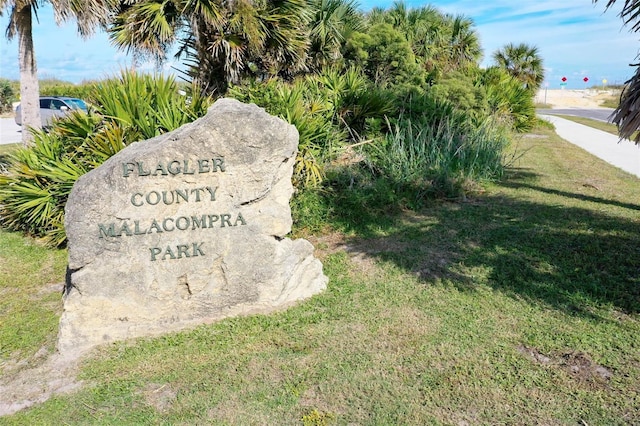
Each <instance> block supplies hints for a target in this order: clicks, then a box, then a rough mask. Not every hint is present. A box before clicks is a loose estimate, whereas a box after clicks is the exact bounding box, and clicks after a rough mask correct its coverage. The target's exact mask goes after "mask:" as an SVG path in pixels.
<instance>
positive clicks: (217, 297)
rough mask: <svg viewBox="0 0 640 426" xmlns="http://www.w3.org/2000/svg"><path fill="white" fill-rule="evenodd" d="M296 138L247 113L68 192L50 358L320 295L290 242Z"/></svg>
mask: <svg viewBox="0 0 640 426" xmlns="http://www.w3.org/2000/svg"><path fill="white" fill-rule="evenodd" d="M297 144H298V133H297V131H296V129H295V127H293V126H291V125H289V124H287V123H285V122H284V121H282V120H280V119H278V118H275V117H272V116H270V115H268V114H267V113H265V112H264V110H262V109H261V108H258V107H257V106H255V105H245V104H242V103H240V102H238V101H235V100H231V99H222V100H219V101H217V102H216V103H215V104H214V105H213V106H212V107H211V108H210V109H209V112H208V114H207V115H206V116H205V117H203V118H201V119H199V120H197V121H195V122H193V123H191V124H188V125H185V126H183V127H181V128H180V129H178V130H175V131H173V132H171V133H167V134H165V135H162V136H158V137H155V138H153V139H150V140H147V141H143V142H138V143H135V144H132V145H130V146H129V147H127V148H126V149H124V150H123V151H121V152H119V153H118V154H117V155H115V156H113V157H112V158H110V159H109V160H108V161H106V162H105V163H104V164H103V165H102V166H100V167H99V168H97V169H95V170H93V171H91V172H90V173H87V174H86V175H84V176H82V177H81V178H80V179H79V180H78V182H77V183H76V184H75V185H74V187H73V190H72V192H71V195H70V196H69V200H68V203H67V207H66V219H65V227H66V232H67V238H68V247H69V272H68V277H67V283H66V287H65V294H64V312H63V314H62V318H61V320H60V332H59V336H58V349H59V350H60V351H61V352H67V351H83V350H85V349H87V348H90V347H92V346H95V345H98V344H101V343H105V342H111V341H115V340H121V339H126V338H130V337H137V336H149V335H157V334H160V333H164V332H167V331H170V330H178V329H183V328H185V327H188V326H192V325H195V324H201V323H206V322H211V321H213V320H216V319H220V318H223V317H228V316H231V315H240V314H246V313H252V312H269V311H272V310H274V309H277V308H279V307H283V306H286V305H289V304H291V303H292V302H294V301H297V300H301V299H304V298H307V297H310V296H311V295H313V294H316V293H318V292H320V291H322V290H323V289H324V288H325V287H326V283H327V278H326V276H324V274H323V273H322V264H321V263H320V261H319V260H317V259H316V258H314V257H313V247H312V245H311V244H310V243H309V242H307V241H305V240H301V239H299V240H290V239H288V238H285V235H286V234H287V233H288V232H289V231H290V230H291V224H292V220H291V210H290V207H289V200H290V198H291V195H292V194H293V186H292V185H291V175H292V172H293V165H294V162H295V153H296V149H297Z"/></svg>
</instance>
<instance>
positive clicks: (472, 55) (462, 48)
mask: <svg viewBox="0 0 640 426" xmlns="http://www.w3.org/2000/svg"><path fill="white" fill-rule="evenodd" d="M448 18H449V27H450V31H451V34H450V37H449V43H448V51H449V55H450V59H449V61H450V64H451V65H452V66H453V68H454V69H457V68H460V67H463V66H465V65H467V64H475V63H477V62H478V61H479V60H480V58H481V57H482V48H481V47H480V39H479V38H478V34H477V33H476V31H475V30H474V29H473V25H474V23H473V20H472V19H470V18H467V17H466V16H464V15H456V16H449V17H448Z"/></svg>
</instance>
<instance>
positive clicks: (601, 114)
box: [536, 108, 614, 122]
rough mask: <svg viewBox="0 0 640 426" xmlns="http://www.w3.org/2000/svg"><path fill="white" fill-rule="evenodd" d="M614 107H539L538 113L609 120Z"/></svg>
mask: <svg viewBox="0 0 640 426" xmlns="http://www.w3.org/2000/svg"><path fill="white" fill-rule="evenodd" d="M613 111H614V110H613V108H562V109H560V108H558V109H539V110H536V112H537V113H538V114H546V115H557V114H560V115H575V116H577V117H585V118H591V119H593V120H598V121H606V122H609V117H610V116H611V114H612V113H613Z"/></svg>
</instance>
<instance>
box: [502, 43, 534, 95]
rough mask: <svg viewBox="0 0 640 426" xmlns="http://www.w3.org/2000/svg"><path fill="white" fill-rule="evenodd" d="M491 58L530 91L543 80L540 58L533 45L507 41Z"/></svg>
mask: <svg viewBox="0 0 640 426" xmlns="http://www.w3.org/2000/svg"><path fill="white" fill-rule="evenodd" d="M493 60H494V61H495V62H496V64H497V66H498V67H500V68H503V69H505V70H507V71H508V72H509V74H511V75H512V76H514V77H515V78H517V79H518V80H520V81H521V82H522V83H523V84H524V86H525V87H526V88H528V89H531V90H532V91H535V90H538V89H539V88H540V85H541V84H542V82H543V81H544V66H543V63H542V58H541V57H540V53H539V52H538V48H537V47H535V46H529V45H527V44H525V43H520V44H518V45H515V44H513V43H509V44H507V45H506V46H504V47H503V48H502V49H498V50H497V51H495V52H494V54H493Z"/></svg>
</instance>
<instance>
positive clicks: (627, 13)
mask: <svg viewBox="0 0 640 426" xmlns="http://www.w3.org/2000/svg"><path fill="white" fill-rule="evenodd" d="M593 2H594V3H597V2H598V0H593ZM615 2H616V0H608V1H607V9H608V8H609V7H611V6H613V4H614V3H615ZM620 17H621V18H622V20H623V22H624V24H625V25H631V31H634V32H640V19H638V18H639V17H640V2H638V1H637V0H625V2H624V4H623V6H622V11H621V12H620ZM632 66H634V67H636V71H635V73H634V75H633V77H631V78H630V79H629V80H627V81H626V82H625V88H624V90H623V91H622V94H621V95H620V104H619V105H618V107H617V108H616V109H615V111H613V114H612V115H611V121H612V122H613V123H615V124H616V125H617V126H618V133H619V134H620V137H621V138H626V139H631V138H634V140H635V143H636V145H640V132H638V129H640V64H632Z"/></svg>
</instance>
